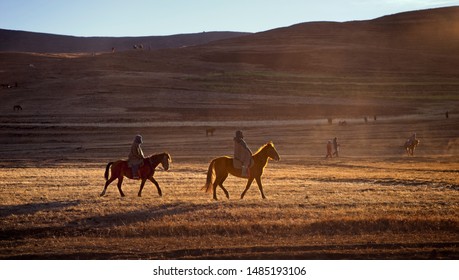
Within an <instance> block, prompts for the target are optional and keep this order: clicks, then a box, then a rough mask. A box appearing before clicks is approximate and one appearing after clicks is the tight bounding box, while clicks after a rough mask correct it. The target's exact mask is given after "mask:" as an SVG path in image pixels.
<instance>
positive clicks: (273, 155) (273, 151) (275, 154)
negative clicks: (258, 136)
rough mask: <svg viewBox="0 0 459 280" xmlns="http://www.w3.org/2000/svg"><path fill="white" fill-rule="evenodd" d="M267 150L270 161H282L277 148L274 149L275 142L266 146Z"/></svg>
mask: <svg viewBox="0 0 459 280" xmlns="http://www.w3.org/2000/svg"><path fill="white" fill-rule="evenodd" d="M265 148H266V153H267V155H268V157H269V158H270V159H273V160H275V161H279V160H280V156H279V153H278V152H277V150H276V148H275V147H274V143H273V142H269V143H268V144H266V145H265Z"/></svg>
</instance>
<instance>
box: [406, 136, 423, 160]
mask: <svg viewBox="0 0 459 280" xmlns="http://www.w3.org/2000/svg"><path fill="white" fill-rule="evenodd" d="M419 143H421V141H419V140H418V139H414V140H411V139H408V140H406V142H405V145H403V147H404V148H405V150H406V154H407V155H411V156H412V155H414V149H416V146H417V145H419Z"/></svg>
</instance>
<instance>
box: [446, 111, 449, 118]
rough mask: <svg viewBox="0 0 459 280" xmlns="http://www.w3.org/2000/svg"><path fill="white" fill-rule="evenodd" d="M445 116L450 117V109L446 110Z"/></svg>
mask: <svg viewBox="0 0 459 280" xmlns="http://www.w3.org/2000/svg"><path fill="white" fill-rule="evenodd" d="M445 117H446V118H447V119H448V118H449V112H448V111H446V113H445Z"/></svg>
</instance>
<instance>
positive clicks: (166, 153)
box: [149, 152, 172, 162]
mask: <svg viewBox="0 0 459 280" xmlns="http://www.w3.org/2000/svg"><path fill="white" fill-rule="evenodd" d="M164 155H167V157H168V158H169V161H170V162H172V157H171V155H170V154H169V153H168V152H163V153H159V154H152V155H150V156H149V158H151V157H157V156H164Z"/></svg>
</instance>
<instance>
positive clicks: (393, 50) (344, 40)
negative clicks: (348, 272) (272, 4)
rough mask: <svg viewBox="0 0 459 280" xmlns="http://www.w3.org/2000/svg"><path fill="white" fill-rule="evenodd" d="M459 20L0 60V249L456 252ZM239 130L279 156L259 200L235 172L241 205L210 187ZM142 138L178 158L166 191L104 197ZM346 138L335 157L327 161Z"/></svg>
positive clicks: (47, 252) (439, 255)
mask: <svg viewBox="0 0 459 280" xmlns="http://www.w3.org/2000/svg"><path fill="white" fill-rule="evenodd" d="M457 13H459V10H458V8H457V7H456V8H451V9H443V10H441V9H440V10H434V11H427V12H423V13H421V12H420V13H414V14H409V13H408V14H402V15H399V16H393V17H387V18H383V19H379V20H374V21H367V22H351V23H343V24H337V23H312V24H304V25H298V26H293V27H289V28H284V29H282V28H281V29H277V30H273V31H269V32H262V33H257V34H254V35H249V36H245V37H242V38H236V39H231V40H227V41H220V42H213V43H211V44H208V45H204V46H195V47H188V48H180V49H170V50H158V51H146V50H145V51H127V52H117V53H103V54H34V53H0V81H1V82H2V84H3V83H8V84H11V85H15V83H17V84H18V87H12V88H11V87H2V88H0V101H1V102H0V197H1V199H0V258H1V259H458V258H459V248H458V246H459V216H458V213H459V160H458V158H459V157H458V156H459V130H458V128H459V94H458V93H459V70H458V69H459V55H458V52H457V49H458V47H457V46H459V41H458V40H457V38H459V37H458V36H457V30H459V29H458V28H453V27H454V26H458V25H457V19H458V18H459V17H457ZM439 18H440V20H439ZM421 27H422V28H421ZM348 35H349V36H348ZM432 38H433V39H435V40H430V39H432ZM15 105H20V106H21V107H22V108H23V110H16V111H15V110H13V107H14V106H15ZM446 112H448V113H449V118H446ZM374 116H376V120H375V119H374ZM364 117H367V120H368V122H365V121H364ZM328 118H331V119H332V123H331V124H328V122H327V119H328ZM342 121H345V122H346V124H347V125H339V122H342ZM209 127H213V128H215V129H216V130H215V133H214V135H213V136H206V133H205V130H206V128H209ZM238 129H241V130H243V131H244V135H245V138H246V141H247V143H248V144H249V146H250V147H251V148H252V150H253V151H256V150H257V149H258V147H260V146H262V145H263V144H265V143H267V142H268V141H273V142H274V144H275V147H276V149H277V151H278V153H279V155H280V157H281V160H280V161H278V162H275V161H270V162H269V164H268V166H267V167H266V169H265V173H264V175H263V179H262V180H263V185H264V192H265V194H266V196H267V199H265V200H263V199H262V198H261V195H260V193H259V191H258V188H257V186H256V183H254V184H253V185H252V188H251V189H250V190H249V191H248V192H247V194H246V196H245V197H244V199H243V200H241V199H240V195H241V192H242V191H243V189H244V186H245V184H246V181H245V180H243V179H237V178H234V177H229V178H228V179H227V181H226V182H225V186H226V188H227V189H228V191H229V193H230V199H226V198H225V196H224V194H223V192H222V191H221V190H219V189H218V190H217V191H218V197H219V200H218V201H214V200H212V196H211V195H210V194H208V193H205V192H204V191H203V190H201V188H202V187H203V186H204V184H205V180H206V172H207V168H208V165H209V162H210V161H211V160H212V159H213V158H215V157H218V156H223V155H231V154H232V150H233V142H232V139H233V137H234V132H235V131H236V130H238ZM414 132H416V133H417V138H418V139H420V141H421V142H420V145H419V146H418V148H417V149H416V151H415V153H414V156H408V155H406V153H405V151H404V150H403V147H402V145H403V144H404V142H405V140H406V139H407V138H408V137H410V136H411V134H412V133H414ZM139 133H140V134H142V136H143V139H144V144H143V145H142V147H143V150H144V152H145V154H146V155H149V154H154V153H161V152H164V151H167V152H169V153H170V154H171V156H172V159H173V161H172V165H171V169H170V170H169V171H167V172H166V171H163V170H157V173H156V175H155V178H156V180H157V181H158V182H159V184H160V185H161V188H162V191H163V196H162V197H159V196H158V193H157V191H156V188H154V186H153V185H152V184H151V183H147V184H146V186H145V188H144V190H143V196H142V197H141V198H140V197H137V192H138V188H139V184H140V182H138V181H132V180H125V181H124V183H123V190H124V192H125V194H126V197H123V198H121V197H120V195H119V193H118V190H117V188H116V183H113V184H112V185H111V186H110V187H109V188H108V190H107V194H106V195H105V196H103V197H99V194H100V192H101V191H102V189H103V186H104V183H105V179H104V177H103V174H104V171H105V166H106V165H107V163H108V162H109V161H114V160H118V159H122V158H126V157H127V155H128V152H129V149H130V144H131V143H132V140H133V138H134V136H135V135H137V134H139ZM334 137H338V139H339V142H340V145H341V146H340V149H341V151H340V157H339V158H332V159H325V155H326V144H327V141H328V140H331V139H333V138H334Z"/></svg>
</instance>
